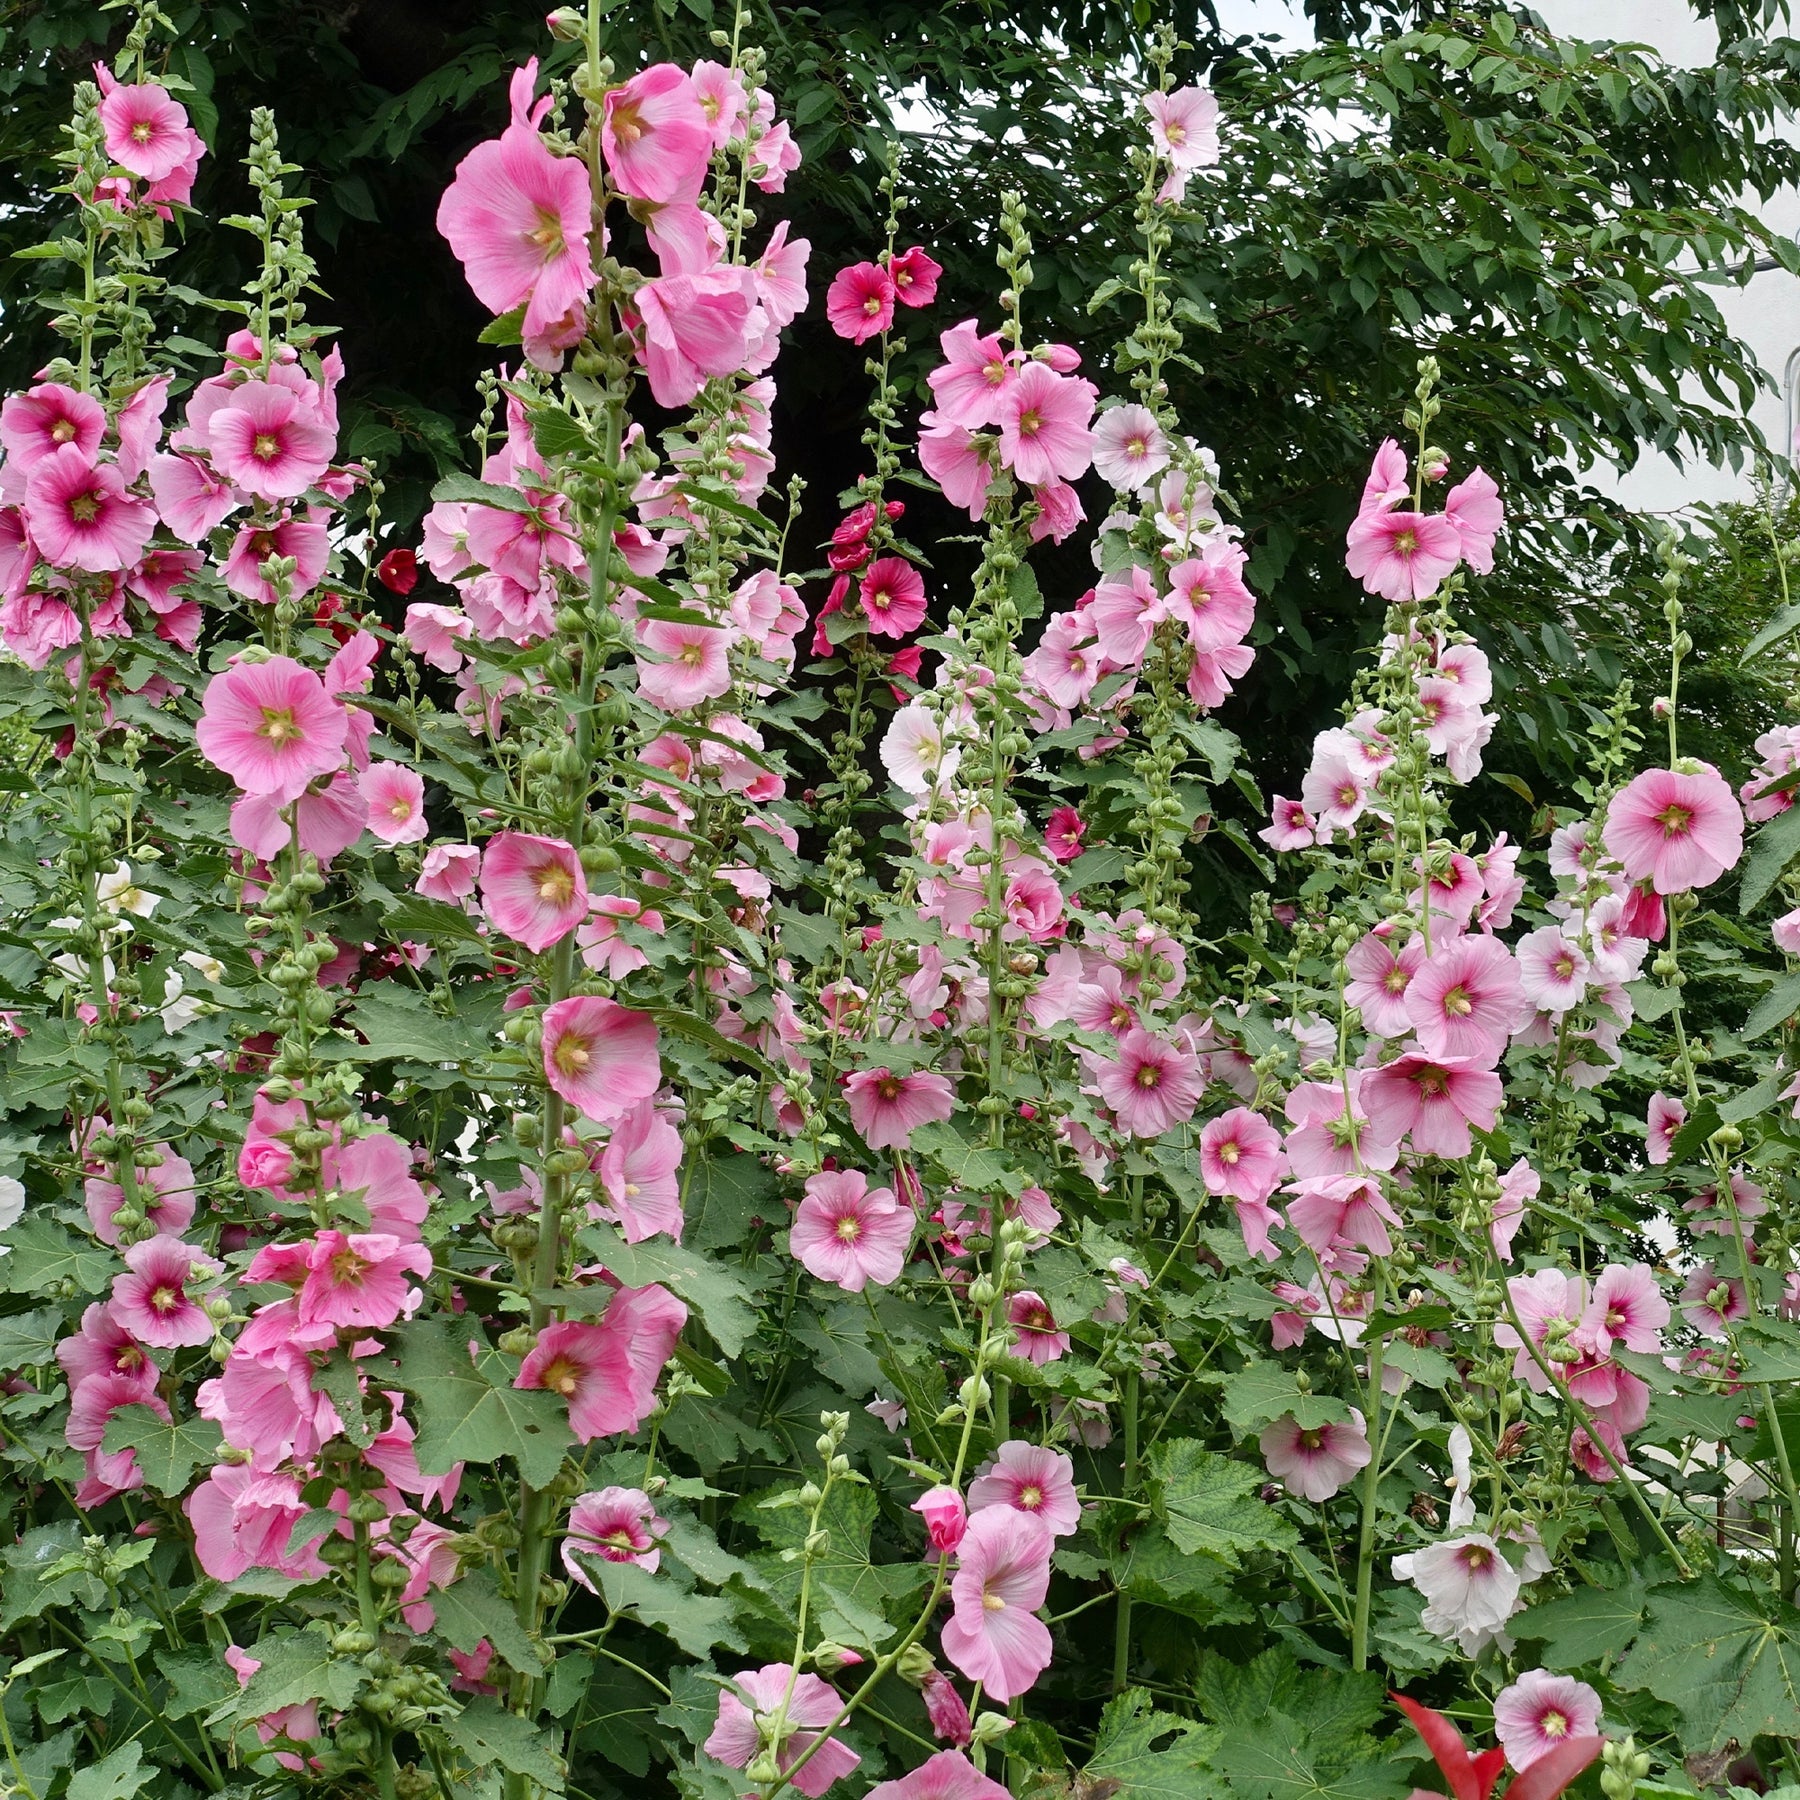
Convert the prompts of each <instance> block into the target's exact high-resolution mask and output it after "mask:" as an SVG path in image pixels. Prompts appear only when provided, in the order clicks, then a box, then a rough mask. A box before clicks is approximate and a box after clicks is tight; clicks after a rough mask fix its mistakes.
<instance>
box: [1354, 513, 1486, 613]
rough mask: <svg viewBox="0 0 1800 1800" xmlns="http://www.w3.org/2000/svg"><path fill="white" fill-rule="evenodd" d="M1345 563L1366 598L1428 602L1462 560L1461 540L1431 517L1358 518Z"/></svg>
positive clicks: (1448, 525) (1442, 520) (1443, 521)
mask: <svg viewBox="0 0 1800 1800" xmlns="http://www.w3.org/2000/svg"><path fill="white" fill-rule="evenodd" d="M1348 542H1349V555H1348V556H1347V557H1346V559H1345V562H1346V566H1347V567H1348V569H1349V571H1350V573H1351V574H1352V575H1354V576H1355V577H1356V578H1357V579H1358V580H1359V581H1360V582H1361V583H1362V584H1363V586H1364V588H1365V589H1367V591H1368V592H1369V593H1371V594H1379V595H1380V596H1381V598H1382V599H1384V600H1391V601H1395V602H1399V601H1406V600H1428V599H1430V597H1431V596H1432V595H1433V594H1435V593H1436V592H1437V591H1438V589H1439V588H1440V587H1441V586H1442V585H1443V583H1444V579H1445V577H1446V576H1448V575H1449V574H1450V572H1451V571H1452V570H1453V569H1454V568H1455V567H1456V565H1457V563H1458V561H1459V560H1460V559H1461V557H1462V536H1461V534H1460V533H1459V532H1458V531H1457V529H1456V527H1455V526H1454V525H1452V524H1451V523H1450V521H1449V520H1448V519H1446V518H1443V517H1442V516H1441V515H1439V514H1436V513H1415V512H1376V513H1361V514H1358V516H1357V518H1356V521H1355V523H1353V524H1352V525H1351V527H1350V534H1349V540H1348Z"/></svg>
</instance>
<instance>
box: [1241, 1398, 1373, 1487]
mask: <svg viewBox="0 0 1800 1800" xmlns="http://www.w3.org/2000/svg"><path fill="white" fill-rule="evenodd" d="M1257 1448H1258V1449H1259V1450H1261V1452H1262V1458H1263V1461H1264V1463H1266V1464H1267V1465H1268V1470H1269V1473H1270V1474H1271V1475H1273V1476H1274V1477H1275V1479H1276V1480H1277V1481H1279V1482H1280V1483H1281V1485H1282V1486H1283V1487H1285V1488H1286V1489H1287V1491H1288V1492H1289V1493H1290V1494H1292V1495H1293V1496H1294V1497H1295V1498H1296V1499H1298V1500H1311V1501H1313V1502H1314V1503H1315V1504H1316V1503H1317V1502H1319V1501H1322V1500H1329V1499H1330V1498H1331V1496H1332V1495H1333V1494H1335V1493H1337V1492H1338V1491H1339V1490H1340V1489H1341V1488H1344V1487H1347V1486H1348V1485H1349V1484H1350V1482H1351V1481H1352V1480H1353V1479H1354V1478H1355V1476H1356V1473H1357V1471H1358V1470H1360V1469H1366V1468H1367V1467H1368V1466H1369V1458H1370V1457H1371V1456H1372V1455H1373V1454H1374V1452H1373V1451H1372V1450H1371V1449H1370V1447H1369V1437H1368V1432H1367V1431H1366V1430H1365V1428H1364V1425H1363V1416H1362V1414H1361V1413H1360V1412H1358V1411H1357V1410H1356V1409H1355V1407H1352V1408H1351V1409H1350V1422H1349V1423H1348V1424H1345V1423H1344V1422H1343V1421H1341V1420H1338V1421H1334V1422H1333V1423H1331V1424H1328V1425H1312V1426H1306V1427H1302V1426H1301V1425H1300V1424H1299V1423H1298V1422H1297V1421H1296V1419H1295V1418H1294V1415H1293V1414H1292V1413H1287V1414H1285V1415H1284V1416H1283V1417H1281V1418H1279V1419H1277V1420H1276V1421H1275V1423H1274V1424H1273V1425H1270V1426H1268V1427H1266V1428H1265V1429H1264V1431H1263V1434H1262V1436H1261V1437H1260V1438H1258V1439H1257Z"/></svg>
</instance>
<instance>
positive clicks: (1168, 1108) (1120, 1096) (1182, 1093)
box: [1094, 1025, 1206, 1138]
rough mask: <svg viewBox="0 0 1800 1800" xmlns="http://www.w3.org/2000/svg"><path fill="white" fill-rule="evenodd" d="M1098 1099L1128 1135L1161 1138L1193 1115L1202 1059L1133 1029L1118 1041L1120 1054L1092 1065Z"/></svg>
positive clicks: (1200, 1085)
mask: <svg viewBox="0 0 1800 1800" xmlns="http://www.w3.org/2000/svg"><path fill="white" fill-rule="evenodd" d="M1094 1079H1095V1082H1096V1084H1097V1085H1098V1087H1099V1089H1100V1097H1101V1099H1103V1100H1104V1101H1105V1102H1106V1104H1107V1105H1108V1106H1110V1107H1111V1108H1112V1110H1113V1115H1114V1117H1115V1118H1116V1119H1117V1120H1118V1122H1119V1129H1120V1130H1121V1131H1123V1132H1124V1133H1126V1134H1127V1135H1128V1136H1130V1137H1144V1138H1149V1137H1160V1136H1161V1135H1162V1134H1163V1133H1164V1132H1165V1131H1168V1130H1170V1129H1172V1128H1173V1127H1174V1126H1176V1125H1179V1124H1180V1123H1181V1122H1182V1121H1183V1120H1184V1119H1191V1118H1192V1117H1193V1116H1194V1108H1195V1107H1196V1106H1197V1105H1199V1103H1200V1094H1201V1091H1202V1090H1203V1089H1204V1087H1205V1086H1206V1082H1205V1079H1204V1077H1203V1076H1202V1074H1201V1071H1200V1058H1199V1057H1198V1056H1196V1055H1195V1054H1194V1052H1193V1051H1191V1050H1189V1049H1187V1048H1186V1047H1185V1046H1184V1045H1181V1044H1176V1043H1171V1042H1170V1041H1169V1040H1168V1039H1167V1038H1163V1037H1158V1036H1157V1035H1156V1034H1155V1033H1154V1032H1150V1031H1146V1030H1144V1029H1143V1027H1142V1026H1137V1025H1134V1026H1133V1027H1132V1028H1131V1030H1129V1031H1128V1032H1126V1033H1125V1035H1124V1036H1123V1037H1122V1038H1120V1039H1119V1049H1118V1055H1117V1056H1116V1057H1115V1058H1114V1059H1113V1060H1112V1061H1110V1062H1101V1063H1099V1064H1098V1065H1096V1067H1095V1071H1094Z"/></svg>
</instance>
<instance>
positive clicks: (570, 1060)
mask: <svg viewBox="0 0 1800 1800" xmlns="http://www.w3.org/2000/svg"><path fill="white" fill-rule="evenodd" d="M552 1060H553V1061H554V1062H555V1064H556V1066H557V1068H558V1069H559V1070H560V1071H561V1072H562V1073H563V1074H564V1075H579V1074H580V1073H581V1071H582V1070H583V1069H585V1068H586V1067H587V1066H588V1064H589V1063H591V1062H592V1061H593V1060H594V1052H593V1050H592V1048H591V1047H590V1045H589V1044H588V1041H587V1040H586V1039H585V1038H582V1037H577V1036H576V1035H575V1033H574V1032H572V1031H571V1032H570V1033H569V1034H568V1035H567V1036H566V1037H564V1038H561V1039H559V1040H558V1042H557V1046H556V1050H555V1052H554V1054H553V1056H552Z"/></svg>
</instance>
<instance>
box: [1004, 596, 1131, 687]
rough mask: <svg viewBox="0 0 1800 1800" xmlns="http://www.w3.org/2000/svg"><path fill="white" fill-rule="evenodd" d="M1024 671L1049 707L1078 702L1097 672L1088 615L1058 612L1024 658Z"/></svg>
mask: <svg viewBox="0 0 1800 1800" xmlns="http://www.w3.org/2000/svg"><path fill="white" fill-rule="evenodd" d="M1135 611H1136V607H1135V604H1134V605H1133V607H1132V613H1133V614H1135ZM1129 622H1130V620H1129V616H1128V619H1127V624H1128V625H1129ZM1024 672H1025V675H1026V677H1027V679H1029V680H1030V681H1032V682H1034V683H1036V685H1037V686H1038V688H1040V689H1041V690H1042V692H1043V694H1044V697H1045V698H1046V699H1047V700H1048V701H1049V702H1050V704H1051V705H1052V706H1080V705H1082V704H1083V703H1084V702H1085V701H1086V699H1087V697H1088V695H1089V694H1091V693H1092V692H1093V691H1094V686H1095V684H1096V683H1097V682H1098V681H1099V679H1100V675H1101V652H1100V650H1099V647H1098V646H1097V645H1096V644H1095V642H1094V628H1093V625H1092V622H1091V621H1090V620H1089V618H1087V617H1086V616H1085V614H1083V613H1081V612H1066V613H1058V614H1057V615H1056V617H1055V618H1054V619H1052V620H1051V621H1050V623H1049V624H1048V625H1047V626H1045V627H1044V635H1043V636H1042V637H1041V638H1040V639H1039V640H1038V647H1037V648H1036V649H1035V650H1034V651H1032V653H1031V654H1030V655H1029V656H1028V657H1026V658H1025V662H1024Z"/></svg>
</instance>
